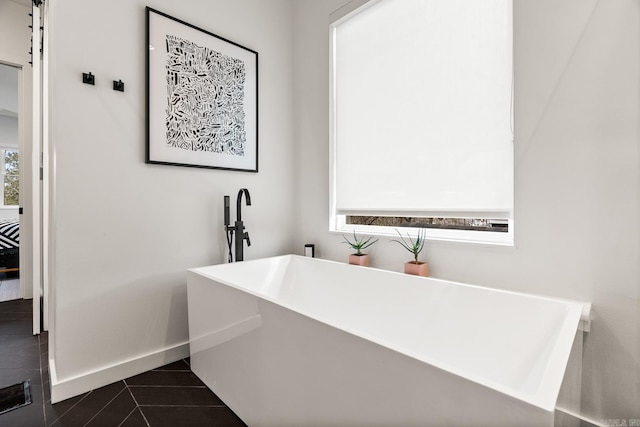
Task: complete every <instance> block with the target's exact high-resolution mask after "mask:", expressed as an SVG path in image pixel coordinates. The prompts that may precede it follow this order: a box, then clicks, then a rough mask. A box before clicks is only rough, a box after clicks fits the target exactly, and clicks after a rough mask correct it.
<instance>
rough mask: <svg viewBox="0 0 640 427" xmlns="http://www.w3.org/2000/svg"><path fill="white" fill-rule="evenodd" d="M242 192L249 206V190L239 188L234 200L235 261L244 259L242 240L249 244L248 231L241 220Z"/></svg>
mask: <svg viewBox="0 0 640 427" xmlns="http://www.w3.org/2000/svg"><path fill="white" fill-rule="evenodd" d="M243 194H244V198H245V201H246V203H247V206H251V195H250V194H249V190H247V189H246V188H241V189H240V191H238V198H237V200H236V223H235V226H234V227H233V228H234V231H235V235H236V237H235V246H236V261H243V260H244V241H245V240H246V241H247V246H251V240H249V233H247V232H245V231H244V223H243V222H242V211H241V206H242V203H241V202H242V195H243Z"/></svg>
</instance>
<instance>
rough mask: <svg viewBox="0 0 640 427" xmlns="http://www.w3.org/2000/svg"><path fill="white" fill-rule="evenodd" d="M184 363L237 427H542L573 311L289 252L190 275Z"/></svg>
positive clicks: (558, 303) (550, 415)
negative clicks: (232, 416)
mask: <svg viewBox="0 0 640 427" xmlns="http://www.w3.org/2000/svg"><path fill="white" fill-rule="evenodd" d="M188 304H189V335H190V346H191V367H192V369H193V371H194V372H195V373H196V375H198V377H200V378H201V379H202V380H203V381H204V382H205V384H207V386H208V387H209V388H211V389H212V390H213V391H214V392H215V393H216V394H217V395H218V396H219V397H220V398H221V399H222V400H223V401H224V402H225V403H226V404H227V405H228V406H229V407H230V408H231V409H232V410H233V411H234V412H236V414H237V415H238V416H239V417H240V418H241V419H242V420H243V421H244V422H245V423H247V424H248V425H249V426H251V427H258V426H278V427H285V426H321V427H327V426H363V427H370V426H402V427H407V426H444V425H446V426H510V427H514V426H552V425H553V423H554V409H555V405H556V401H557V398H558V393H559V390H560V386H561V383H562V379H563V376H564V372H565V368H566V365H567V361H568V358H569V354H570V351H571V347H572V344H573V341H574V337H575V336H576V331H577V328H578V324H579V322H580V318H581V313H582V311H583V304H581V303H577V302H571V301H565V300H558V299H552V298H544V297H539V296H533V295H526V294H519V293H514V292H507V291H500V290H495V289H489V288H483V287H478V286H471V285H465V284H460V283H453V282H447V281H443V280H438V279H433V278H420V277H414V276H407V275H404V274H400V273H394V272H389V271H383V270H377V269H372V268H366V267H356V266H351V265H347V264H342V263H337V262H332V261H325V260H320V259H315V258H305V257H300V256H295V255H287V256H281V257H274V258H266V259H260V260H255V261H245V262H241V263H235V264H221V265H215V266H209V267H202V268H196V269H192V270H189V272H188Z"/></svg>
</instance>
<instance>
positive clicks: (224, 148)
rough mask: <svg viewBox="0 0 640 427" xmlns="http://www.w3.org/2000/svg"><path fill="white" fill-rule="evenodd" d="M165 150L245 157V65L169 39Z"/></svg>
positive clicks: (179, 39) (183, 42) (202, 48)
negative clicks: (166, 148)
mask: <svg viewBox="0 0 640 427" xmlns="http://www.w3.org/2000/svg"><path fill="white" fill-rule="evenodd" d="M166 41H167V101H168V103H167V145H168V146H170V147H174V148H178V149H183V150H189V151H200V152H213V153H225V154H229V155H234V156H244V153H245V145H246V131H245V112H244V92H245V91H244V86H245V78H246V72H245V64H244V62H243V61H241V60H239V59H235V58H232V57H230V56H228V55H224V54H222V53H220V52H216V51H215V50H212V49H209V48H206V47H201V46H198V45H196V44H195V43H193V42H190V41H188V40H184V39H182V38H179V37H176V36H172V35H167V36H166Z"/></svg>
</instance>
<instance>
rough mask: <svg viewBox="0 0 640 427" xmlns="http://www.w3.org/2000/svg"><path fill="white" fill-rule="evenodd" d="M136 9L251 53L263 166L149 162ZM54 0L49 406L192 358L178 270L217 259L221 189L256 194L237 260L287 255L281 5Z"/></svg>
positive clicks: (288, 55)
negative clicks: (115, 83) (116, 83)
mask: <svg viewBox="0 0 640 427" xmlns="http://www.w3.org/2000/svg"><path fill="white" fill-rule="evenodd" d="M145 5H148V6H150V7H152V8H154V9H158V10H160V11H162V12H165V13H168V14H169V15H172V16H174V17H176V18H179V19H181V20H184V21H186V22H189V23H191V24H193V25H196V26H199V27H201V28H203V29H206V30H208V31H211V32H213V33H215V34H217V35H219V36H222V37H225V38H228V39H230V40H233V41H235V42H237V43H239V44H242V45H244V46H246V47H248V48H251V49H253V50H256V51H258V52H259V121H260V123H259V173H257V174H252V173H244V172H230V171H220V170H208V169H197V168H185V167H175V166H162V165H147V164H145V163H144V152H145V127H144V123H145V96H144V93H145V92H144V91H145V89H144V88H145V78H146V77H145V68H144V64H145V56H144V55H145V45H144V40H145V11H144V6H145ZM49 7H50V10H51V14H50V19H51V25H50V28H49V30H50V38H51V44H52V47H51V51H52V52H54V54H53V55H52V57H51V58H50V59H51V76H50V83H51V102H50V106H49V107H50V113H51V130H50V140H51V144H52V159H54V160H52V162H53V165H52V166H53V167H54V168H55V189H54V194H53V199H52V203H53V205H54V218H53V224H52V226H53V231H52V235H51V238H52V244H53V245H54V248H55V251H54V255H55V259H54V260H53V268H54V277H53V279H54V280H53V284H52V285H53V287H54V292H55V294H54V295H53V298H52V303H53V319H52V320H53V324H54V331H53V333H52V334H51V342H52V344H51V349H50V351H51V358H52V362H53V363H52V375H53V377H52V384H53V387H54V388H53V396H54V401H56V400H60V399H63V398H66V397H69V396H71V395H74V394H78V393H81V392H83V391H86V390H88V389H90V388H93V387H97V386H100V385H103V384H107V383H109V382H113V381H115V380H118V379H122V378H125V377H126V376H129V375H132V374H134V373H139V372H143V371H145V370H147V369H150V368H152V367H153V366H154V365H155V366H160V365H162V364H164V363H166V362H168V361H171V359H174V360H175V359H177V358H179V357H184V356H186V355H187V354H188V347H187V342H188V331H187V301H186V269H187V268H189V267H196V266H202V265H208V264H214V263H220V262H224V261H225V260H226V241H225V235H224V232H223V217H222V214H223V205H222V202H223V196H224V195H230V196H231V197H232V201H233V203H232V204H233V206H234V207H233V208H232V215H235V198H236V194H237V192H238V190H239V189H240V188H241V187H246V188H248V189H249V190H250V192H251V199H252V202H253V204H252V206H250V207H243V210H242V213H243V218H244V220H245V224H246V226H247V231H249V232H250V234H251V241H252V246H251V247H250V248H248V249H246V251H245V253H246V257H245V258H246V259H252V258H259V257H264V256H270V255H277V254H283V253H288V252H290V251H291V250H292V247H291V243H292V242H293V241H294V238H293V235H294V230H293V227H292V222H293V218H294V216H293V209H294V202H293V200H294V190H293V184H292V183H293V181H294V176H293V163H294V157H293V137H292V134H293V130H292V129H293V124H292V117H293V110H292V102H293V93H292V89H293V88H292V85H291V80H292V69H293V67H292V40H293V38H292V6H291V2H290V0H269V1H265V0H240V1H238V0H233V1H231V0H216V1H211V0H191V1H189V2H174V1H171V0H151V1H142V0H133V1H132V0H116V1H110V2H92V3H91V7H89V6H87V4H86V2H84V1H82V0H56V1H55V2H51V4H50V5H49ZM89 71H90V72H92V73H93V74H94V75H95V76H96V85H95V86H90V85H85V84H82V80H81V76H82V73H83V72H89ZM118 79H122V81H123V82H124V83H125V89H126V90H125V92H124V93H121V92H116V91H113V90H112V88H111V85H112V83H111V81H112V80H118Z"/></svg>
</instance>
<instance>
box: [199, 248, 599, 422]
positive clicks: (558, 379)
mask: <svg viewBox="0 0 640 427" xmlns="http://www.w3.org/2000/svg"><path fill="white" fill-rule="evenodd" d="M295 259H300V260H302V261H301V262H320V263H327V264H332V265H338V266H341V268H345V267H346V268H354V269H363V268H364V269H367V270H373V271H378V272H380V273H383V274H390V275H395V276H397V277H401V278H404V279H409V280H422V281H425V282H431V281H433V282H439V283H443V284H447V285H454V286H462V287H467V288H475V289H481V290H483V291H489V292H498V293H503V294H508V295H516V296H519V297H523V296H524V297H529V298H534V299H539V300H544V301H550V302H555V303H561V304H563V305H564V306H565V316H564V318H563V321H562V323H561V328H560V329H561V330H560V331H559V333H558V337H557V338H556V344H555V345H554V348H553V351H552V356H551V357H550V358H549V361H548V362H547V364H546V366H545V369H544V372H543V374H542V375H541V379H540V384H539V386H538V388H537V390H536V391H535V392H534V393H524V392H522V391H520V390H517V389H515V388H513V387H509V386H506V385H504V384H501V383H499V382H496V381H492V380H490V379H487V378H485V377H482V376H479V375H477V374H473V373H470V372H468V371H467V370H465V369H461V368H457V367H455V366H452V365H449V364H447V363H446V362H443V361H442V360H438V359H436V358H432V357H428V356H425V355H424V354H417V352H415V351H412V350H408V349H406V348H403V347H402V346H399V345H394V344H393V343H389V342H386V341H385V340H383V339H380V338H378V337H375V336H371V334H369V333H366V332H362V331H359V330H353V329H352V328H350V327H345V326H344V325H340V324H337V322H334V321H331V319H326V318H321V317H320V316H316V315H310V314H309V313H305V312H303V311H301V310H299V309H298V308H296V307H294V306H291V305H290V304H286V303H283V302H282V301H278V300H277V299H274V298H272V297H270V296H268V295H265V294H264V293H260V292H258V291H255V290H253V289H247V288H245V287H243V286H240V285H238V284H235V283H232V282H230V281H228V280H226V279H223V278H220V277H219V276H216V275H215V274H212V273H209V272H207V271H206V270H207V269H210V268H216V267H218V268H241V266H242V265H246V264H254V263H258V262H268V261H278V262H284V263H285V264H286V265H285V267H284V268H285V269H288V268H289V265H290V263H291V262H292V260H295ZM188 272H189V273H191V274H196V275H199V276H202V277H205V278H207V279H209V280H212V281H214V282H217V283H220V284H222V285H225V286H228V287H230V288H233V289H236V290H238V291H240V292H243V293H246V294H249V295H252V296H254V297H256V298H259V299H262V300H264V301H268V302H270V303H272V304H275V305H278V306H280V307H283V308H286V309H287V310H290V311H292V312H295V313H297V314H299V315H302V316H305V317H307V318H310V319H313V320H315V321H317V322H320V323H322V324H325V325H327V326H329V327H331V328H335V329H338V330H341V331H344V332H346V333H348V334H350V335H353V336H356V337H359V338H362V339H365V340H367V341H370V342H372V343H374V344H377V345H379V346H382V347H384V348H387V349H389V350H391V351H394V352H396V353H399V354H401V355H403V356H406V357H410V358H412V359H415V360H418V361H420V362H422V363H426V364H428V365H430V366H432V367H434V368H437V369H440V370H442V371H445V372H447V373H449V374H452V375H456V376H459V377H461V378H464V379H466V380H468V381H472V382H474V383H476V384H480V385H482V386H484V387H487V388H489V389H491V390H494V391H497V392H499V393H502V394H504V395H506V396H509V397H511V398H515V399H518V400H520V401H523V402H526V403H528V404H530V405H533V406H535V407H538V408H541V409H543V410H545V411H548V412H554V411H555V407H556V402H557V399H558V395H559V393H560V388H561V385H562V381H563V378H564V374H565V371H566V367H567V363H568V360H569V355H570V353H571V348H572V346H573V342H574V338H575V335H576V334H577V333H578V332H579V330H580V329H581V328H580V325H581V321H582V320H583V318H584V316H585V313H587V314H588V313H589V310H590V308H591V305H590V304H589V303H584V302H580V301H575V300H570V299H564V298H557V297H550V296H545V295H539V294H533V293H527V292H518V291H512V290H505V289H499V288H492V287H488V286H481V285H473V284H469V283H463V282H456V281H452V280H446V279H439V278H434V277H417V276H407V275H406V274H404V273H400V272H395V271H390V270H383V269H378V268H375V267H361V266H355V265H349V264H346V263H342V262H338V261H332V260H326V259H321V258H310V257H304V256H301V255H296V254H287V255H278V256H272V257H264V258H259V259H254V260H247V261H243V262H242V263H231V264H229V263H221V264H214V265H209V266H202V267H196V268H191V269H188ZM556 356H557V357H556Z"/></svg>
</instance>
